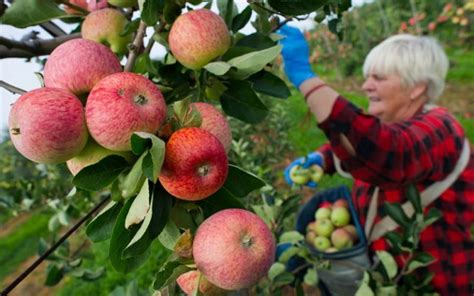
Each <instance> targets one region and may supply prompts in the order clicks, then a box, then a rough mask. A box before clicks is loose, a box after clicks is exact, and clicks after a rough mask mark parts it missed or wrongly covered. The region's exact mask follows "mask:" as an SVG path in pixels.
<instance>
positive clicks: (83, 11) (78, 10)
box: [61, 1, 89, 16]
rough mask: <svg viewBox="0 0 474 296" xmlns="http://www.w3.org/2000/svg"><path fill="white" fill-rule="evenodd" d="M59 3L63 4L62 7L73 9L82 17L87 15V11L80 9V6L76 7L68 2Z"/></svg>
mask: <svg viewBox="0 0 474 296" xmlns="http://www.w3.org/2000/svg"><path fill="white" fill-rule="evenodd" d="M61 3H62V4H64V5H66V6H67V7H69V8H72V9H74V10H75V11H77V12H80V13H81V14H82V15H83V16H84V15H87V14H88V13H89V11H88V10H87V9H84V8H82V7H80V6H77V5H75V4H72V3H71V2H69V1H61ZM78 16H81V15H78Z"/></svg>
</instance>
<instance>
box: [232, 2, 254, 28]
mask: <svg viewBox="0 0 474 296" xmlns="http://www.w3.org/2000/svg"><path fill="white" fill-rule="evenodd" d="M251 16H252V7H250V6H247V7H245V9H244V10H242V12H241V13H240V14H238V15H236V16H234V18H233V19H232V26H231V27H232V32H234V33H237V32H238V31H239V30H240V29H242V28H243V27H245V25H246V24H247V23H248V22H249V20H250V17H251Z"/></svg>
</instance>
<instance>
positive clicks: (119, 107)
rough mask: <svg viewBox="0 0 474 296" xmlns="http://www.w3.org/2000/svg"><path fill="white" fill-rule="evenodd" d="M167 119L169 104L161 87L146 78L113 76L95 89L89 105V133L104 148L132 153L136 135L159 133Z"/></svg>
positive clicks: (87, 111)
mask: <svg viewBox="0 0 474 296" xmlns="http://www.w3.org/2000/svg"><path fill="white" fill-rule="evenodd" d="M165 118H166V103H165V100H164V98H163V95H162V94H161V92H160V90H159V89H158V87H157V86H156V85H155V84H153V82H151V81H150V80H149V79H147V78H145V77H144V76H142V75H139V74H135V73H129V72H120V73H115V74H112V75H109V76H107V77H105V78H104V79H102V80H101V81H100V82H99V83H97V84H96V85H95V86H94V88H93V89H92V91H91V93H90V94H89V97H88V98H87V104H86V121H87V127H88V128H89V132H90V134H91V136H92V137H93V138H94V140H95V141H96V142H97V143H98V144H99V145H101V146H103V147H105V148H107V149H110V150H114V151H129V150H131V145H130V137H131V136H132V134H133V133H134V132H148V133H153V134H154V133H156V132H157V131H158V129H159V128H160V126H161V124H162V123H163V122H164V121H165Z"/></svg>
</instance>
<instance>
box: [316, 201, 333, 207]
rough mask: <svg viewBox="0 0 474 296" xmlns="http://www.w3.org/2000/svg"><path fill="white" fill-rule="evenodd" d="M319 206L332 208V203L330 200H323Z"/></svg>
mask: <svg viewBox="0 0 474 296" xmlns="http://www.w3.org/2000/svg"><path fill="white" fill-rule="evenodd" d="M319 208H332V203H330V202H329V201H323V202H322V203H321V205H320V206H319Z"/></svg>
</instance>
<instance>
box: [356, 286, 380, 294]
mask: <svg viewBox="0 0 474 296" xmlns="http://www.w3.org/2000/svg"><path fill="white" fill-rule="evenodd" d="M355 296H375V294H374V291H372V289H371V288H370V286H369V285H368V284H367V283H362V285H360V287H359V289H357V292H356V293H355Z"/></svg>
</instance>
